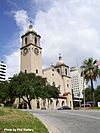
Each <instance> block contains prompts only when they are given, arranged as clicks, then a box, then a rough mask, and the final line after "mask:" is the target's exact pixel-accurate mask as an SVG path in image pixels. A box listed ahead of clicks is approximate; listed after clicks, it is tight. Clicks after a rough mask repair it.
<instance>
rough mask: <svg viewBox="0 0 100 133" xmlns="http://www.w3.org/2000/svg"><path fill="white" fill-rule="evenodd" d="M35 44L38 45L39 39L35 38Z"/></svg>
mask: <svg viewBox="0 0 100 133" xmlns="http://www.w3.org/2000/svg"><path fill="white" fill-rule="evenodd" d="M35 44H36V45H37V38H36V37H35Z"/></svg>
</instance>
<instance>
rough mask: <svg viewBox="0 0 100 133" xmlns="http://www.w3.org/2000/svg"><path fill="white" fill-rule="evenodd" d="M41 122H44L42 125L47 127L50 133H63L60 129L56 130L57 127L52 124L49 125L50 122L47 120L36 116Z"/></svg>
mask: <svg viewBox="0 0 100 133" xmlns="http://www.w3.org/2000/svg"><path fill="white" fill-rule="evenodd" d="M34 116H36V117H37V118H38V119H39V120H41V121H42V123H43V124H44V125H45V126H46V128H47V129H48V133H62V132H61V131H60V130H59V129H58V128H56V127H55V126H53V125H52V124H49V122H48V121H47V120H45V119H44V118H43V117H41V116H39V115H35V114H34Z"/></svg>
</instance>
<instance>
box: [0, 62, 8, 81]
mask: <svg viewBox="0 0 100 133" xmlns="http://www.w3.org/2000/svg"><path fill="white" fill-rule="evenodd" d="M6 70H7V66H6V64H5V63H4V62H3V61H1V62H0V82H2V81H5V79H6Z"/></svg>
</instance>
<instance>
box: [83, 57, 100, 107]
mask: <svg viewBox="0 0 100 133" xmlns="http://www.w3.org/2000/svg"><path fill="white" fill-rule="evenodd" d="M95 63H96V60H93V58H88V59H85V60H84V61H83V65H82V66H81V68H82V72H81V74H82V76H83V77H84V79H86V81H87V83H88V82H89V81H90V83H91V89H92V95H93V105H94V106H95V95H94V86H93V81H96V79H97V78H98V77H99V76H100V70H99V68H98V66H96V65H95Z"/></svg>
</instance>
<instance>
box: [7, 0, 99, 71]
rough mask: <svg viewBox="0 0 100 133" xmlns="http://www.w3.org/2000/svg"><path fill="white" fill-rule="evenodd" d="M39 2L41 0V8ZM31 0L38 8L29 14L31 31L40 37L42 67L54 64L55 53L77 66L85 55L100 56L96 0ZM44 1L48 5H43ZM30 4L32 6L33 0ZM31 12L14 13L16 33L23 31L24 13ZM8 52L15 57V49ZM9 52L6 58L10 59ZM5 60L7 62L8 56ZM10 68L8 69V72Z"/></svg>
mask: <svg viewBox="0 0 100 133" xmlns="http://www.w3.org/2000/svg"><path fill="white" fill-rule="evenodd" d="M31 1H32V0H31ZM40 2H41V3H42V2H43V3H42V5H43V7H41V8H40ZM35 3H37V5H38V4H39V8H38V10H37V13H36V15H35V17H33V18H35V19H33V18H31V19H32V20H34V28H35V30H36V31H37V32H38V33H40V35H41V37H42V38H41V46H42V48H43V66H45V67H48V66H49V65H50V64H52V63H53V64H55V63H56V62H57V60H58V55H59V53H61V54H62V56H63V58H64V61H65V63H66V64H67V65H69V66H73V65H79V66H80V65H81V63H82V62H83V60H84V59H86V58H89V57H93V58H94V59H97V60H98V59H99V58H100V15H99V12H100V0H95V1H94V0H87V1H86V0H70V1H69V0H66V1H65V0H62V1H61V0H53V1H52V0H49V3H48V2H46V0H42V1H40V0H35ZM31 4H32V2H31ZM48 4H50V6H48V7H49V8H46V5H48ZM32 6H33V7H34V0H33V5H31V7H32ZM42 9H43V10H42ZM45 9H46V10H45ZM32 11H33V9H32V10H31V12H27V11H25V10H18V11H15V12H14V14H13V15H14V19H15V21H16V24H17V25H18V27H19V29H20V32H19V34H20V35H21V34H22V32H24V31H26V30H27V26H28V24H29V17H28V15H29V14H30V13H31V14H32ZM12 55H14V56H15V51H14V53H12ZM12 55H10V56H9V57H11V58H14V57H13V56H12ZM16 58H18V57H17V56H16ZM7 59H8V62H9V60H10V58H7ZM18 59H19V58H18ZM16 60H17V59H16ZM15 62H16V61H15ZM13 63H14V61H13ZM11 64H12V62H11ZM10 68H13V66H10ZM11 71H12V70H11V69H10V70H9V73H12V72H11Z"/></svg>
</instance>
